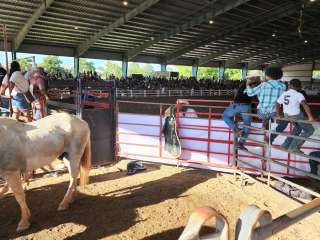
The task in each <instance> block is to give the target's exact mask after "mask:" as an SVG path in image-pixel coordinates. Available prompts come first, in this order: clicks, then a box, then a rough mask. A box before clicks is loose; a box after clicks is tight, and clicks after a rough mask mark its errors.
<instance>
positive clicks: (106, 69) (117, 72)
mask: <svg viewBox="0 0 320 240" xmlns="http://www.w3.org/2000/svg"><path fill="white" fill-rule="evenodd" d="M99 72H100V73H101V74H102V77H103V78H105V77H106V76H107V75H108V76H109V75H111V74H112V75H114V76H116V77H121V75H122V70H121V63H115V62H112V61H106V63H105V65H104V66H103V67H102V68H99Z"/></svg>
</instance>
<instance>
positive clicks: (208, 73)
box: [197, 67, 219, 79]
mask: <svg viewBox="0 0 320 240" xmlns="http://www.w3.org/2000/svg"><path fill="white" fill-rule="evenodd" d="M197 77H198V79H203V78H213V77H214V78H216V79H217V78H218V77H219V69H218V68H210V67H199V69H198V76H197Z"/></svg>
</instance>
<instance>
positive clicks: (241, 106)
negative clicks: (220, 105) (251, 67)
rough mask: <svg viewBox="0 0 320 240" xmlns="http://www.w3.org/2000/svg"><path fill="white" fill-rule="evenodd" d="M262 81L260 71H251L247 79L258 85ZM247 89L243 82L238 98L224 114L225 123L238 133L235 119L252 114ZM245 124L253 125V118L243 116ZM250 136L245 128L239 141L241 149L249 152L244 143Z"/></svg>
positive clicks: (237, 94)
mask: <svg viewBox="0 0 320 240" xmlns="http://www.w3.org/2000/svg"><path fill="white" fill-rule="evenodd" d="M260 80H261V72H260V71H251V72H250V73H249V76H248V77H247V81H249V82H250V84H257V83H258V82H260ZM245 89H246V82H245V81H243V82H241V83H240V86H239V89H238V91H237V93H236V96H235V98H234V102H233V103H232V104H231V105H230V106H229V107H227V108H226V110H225V111H224V112H223V116H222V118H223V121H224V122H225V123H226V124H227V125H228V126H229V127H230V128H231V129H232V130H233V131H235V132H237V131H238V129H237V126H236V123H235V121H234V117H235V116H236V115H237V114H239V113H250V112H251V100H252V97H249V96H248V95H247V94H246V93H244V90H245ZM241 117H242V120H243V124H244V125H248V126H250V125H251V117H250V116H247V115H243V114H241ZM248 135H249V129H248V128H243V129H242V134H241V137H240V140H239V143H238V144H239V145H238V146H239V148H240V149H244V150H247V149H246V148H245V147H244V143H245V140H246V138H247V137H248Z"/></svg>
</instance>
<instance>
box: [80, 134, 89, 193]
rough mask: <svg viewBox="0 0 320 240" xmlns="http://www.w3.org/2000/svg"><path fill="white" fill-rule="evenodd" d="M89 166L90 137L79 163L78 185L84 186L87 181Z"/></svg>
mask: <svg viewBox="0 0 320 240" xmlns="http://www.w3.org/2000/svg"><path fill="white" fill-rule="evenodd" d="M90 168H91V141H90V137H89V140H88V142H87V145H86V147H85V149H84V152H83V155H82V157H81V163H80V186H81V187H84V186H85V185H86V184H88V183H89V171H90Z"/></svg>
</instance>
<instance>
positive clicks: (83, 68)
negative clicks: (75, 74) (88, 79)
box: [79, 58, 96, 72]
mask: <svg viewBox="0 0 320 240" xmlns="http://www.w3.org/2000/svg"><path fill="white" fill-rule="evenodd" d="M79 71H80V72H94V71H96V68H95V66H94V63H93V62H89V61H87V60H86V59H85V58H80V60H79Z"/></svg>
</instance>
